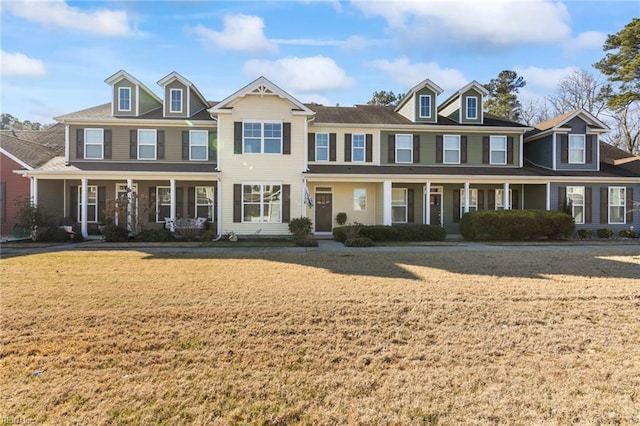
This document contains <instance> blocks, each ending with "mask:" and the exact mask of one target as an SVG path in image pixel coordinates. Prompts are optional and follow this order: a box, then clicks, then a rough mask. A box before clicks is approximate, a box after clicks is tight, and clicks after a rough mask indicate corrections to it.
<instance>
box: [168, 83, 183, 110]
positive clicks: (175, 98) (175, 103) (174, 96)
mask: <svg viewBox="0 0 640 426" xmlns="http://www.w3.org/2000/svg"><path fill="white" fill-rule="evenodd" d="M169 112H182V89H171V90H170V91H169Z"/></svg>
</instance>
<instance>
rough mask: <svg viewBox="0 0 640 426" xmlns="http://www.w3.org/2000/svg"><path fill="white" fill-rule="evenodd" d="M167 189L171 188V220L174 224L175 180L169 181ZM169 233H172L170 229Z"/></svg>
mask: <svg viewBox="0 0 640 426" xmlns="http://www.w3.org/2000/svg"><path fill="white" fill-rule="evenodd" d="M169 187H170V188H171V189H170V190H169V191H171V210H170V211H171V214H170V216H171V220H172V221H173V223H175V221H176V180H175V179H171V180H170V181H169ZM171 231H174V229H172V230H171Z"/></svg>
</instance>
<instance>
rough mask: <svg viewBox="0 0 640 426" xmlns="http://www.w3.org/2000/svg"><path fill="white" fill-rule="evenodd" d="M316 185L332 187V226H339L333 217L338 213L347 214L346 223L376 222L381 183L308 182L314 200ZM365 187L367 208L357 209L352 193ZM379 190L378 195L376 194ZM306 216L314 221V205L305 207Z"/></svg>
mask: <svg viewBox="0 0 640 426" xmlns="http://www.w3.org/2000/svg"><path fill="white" fill-rule="evenodd" d="M317 187H323V188H327V187H330V188H331V189H332V194H333V213H332V214H333V226H334V227H335V226H339V225H338V223H337V222H336V221H335V217H336V215H337V214H338V213H341V212H343V213H346V214H347V224H349V223H354V222H358V223H363V224H365V225H374V224H376V217H377V209H378V204H381V203H382V199H381V198H380V199H378V197H379V196H381V194H382V193H381V191H378V187H380V188H381V187H382V185H381V184H376V183H370V182H366V183H365V182H361V183H359V182H355V183H352V182H348V183H344V182H342V183H338V182H336V183H326V182H322V183H309V192H311V195H312V196H313V198H314V200H315V190H316V188H317ZM357 188H358V189H360V188H362V189H366V191H367V209H366V210H365V211H358V210H355V209H354V200H353V195H354V194H353V193H354V190H355V189H357ZM378 192H380V195H379V194H378ZM307 216H308V217H309V218H310V219H311V220H312V221H314V222H315V220H314V219H315V206H314V207H311V208H307Z"/></svg>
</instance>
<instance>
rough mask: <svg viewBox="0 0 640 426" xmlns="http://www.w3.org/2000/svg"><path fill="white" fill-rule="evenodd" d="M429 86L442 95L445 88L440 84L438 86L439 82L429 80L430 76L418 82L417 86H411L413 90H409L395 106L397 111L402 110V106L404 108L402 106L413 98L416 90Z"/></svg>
mask: <svg viewBox="0 0 640 426" xmlns="http://www.w3.org/2000/svg"><path fill="white" fill-rule="evenodd" d="M425 87H428V88H430V89H431V90H433V91H434V92H435V93H436V95H440V94H441V93H442V92H443V91H444V90H442V88H441V87H440V86H438V85H437V84H435V83H434V82H433V81H431V80H429V79H428V78H427V79H426V80H423V81H421V82H420V83H418V84H416V85H415V86H413V87H412V88H411V90H409V91H408V92H407V93H406V94H405V95H404V97H403V98H402V99H401V100H400V102H398V105H397V106H396V108H395V111H400V108H402V106H403V105H404V104H405V103H407V102H408V101H409V100H410V99H412V98H413V95H415V94H416V92H418V91H419V90H422V89H423V88H425Z"/></svg>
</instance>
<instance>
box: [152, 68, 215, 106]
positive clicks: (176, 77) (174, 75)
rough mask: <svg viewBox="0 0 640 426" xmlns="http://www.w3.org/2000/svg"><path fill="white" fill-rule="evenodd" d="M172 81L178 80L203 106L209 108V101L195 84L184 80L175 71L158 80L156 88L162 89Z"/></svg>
mask: <svg viewBox="0 0 640 426" xmlns="http://www.w3.org/2000/svg"><path fill="white" fill-rule="evenodd" d="M174 80H178V81H179V82H180V83H182V84H184V85H185V86H187V87H188V88H190V89H191V90H193V93H195V94H196V95H197V96H198V97H199V98H200V100H201V101H202V102H203V103H204V104H205V105H207V106H210V104H209V101H207V99H206V98H205V97H204V96H203V95H202V93H200V91H199V90H198V88H197V87H196V86H195V84H193V83H192V82H190V81H189V80H187V79H186V78H184V77H183V76H182V75H180V74H178V73H177V72H176V71H172V72H170V73H169V74H167V75H166V76H164V77H162V78H161V79H160V80H158V86H160V87H162V88H164V87H165V86H166V85H167V84H169V83H171V82H172V81H174Z"/></svg>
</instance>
